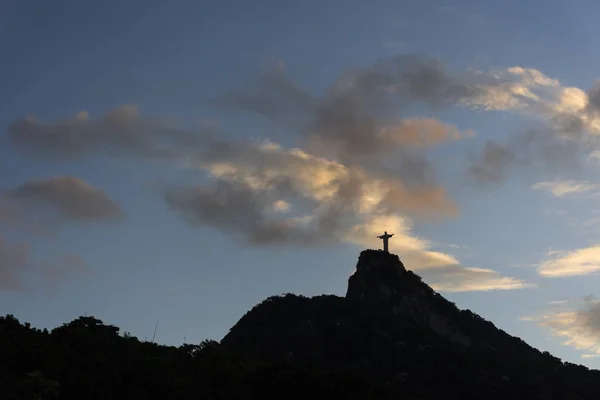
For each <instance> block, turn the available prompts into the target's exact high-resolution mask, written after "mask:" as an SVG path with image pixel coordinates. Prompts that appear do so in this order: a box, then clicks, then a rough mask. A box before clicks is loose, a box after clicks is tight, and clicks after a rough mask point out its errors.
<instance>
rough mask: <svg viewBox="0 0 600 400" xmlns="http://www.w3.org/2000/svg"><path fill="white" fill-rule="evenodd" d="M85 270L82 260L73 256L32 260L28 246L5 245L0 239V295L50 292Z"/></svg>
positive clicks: (85, 264)
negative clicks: (34, 291) (7, 292)
mask: <svg viewBox="0 0 600 400" xmlns="http://www.w3.org/2000/svg"><path fill="white" fill-rule="evenodd" d="M87 268H88V267H87V263H86V262H85V260H84V259H83V258H81V257H80V256H78V255H75V254H64V255H61V256H60V257H58V258H55V259H50V260H37V259H34V258H33V257H32V255H31V246H30V244H29V243H25V242H23V243H9V242H7V241H6V240H5V239H4V238H3V237H2V236H0V291H28V290H32V289H50V290H53V289H55V288H56V286H57V285H58V284H59V283H61V282H63V281H64V280H66V279H68V278H70V277H72V276H73V275H74V274H78V273H82V272H85V271H87ZM26 278H27V279H26ZM26 280H27V282H26ZM33 281H36V282H37V283H38V284H37V285H36V284H35V283H34V282H33Z"/></svg>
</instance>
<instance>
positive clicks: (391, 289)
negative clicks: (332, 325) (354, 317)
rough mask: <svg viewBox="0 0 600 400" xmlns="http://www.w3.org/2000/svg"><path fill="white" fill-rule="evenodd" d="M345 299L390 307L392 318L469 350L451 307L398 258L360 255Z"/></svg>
mask: <svg viewBox="0 0 600 400" xmlns="http://www.w3.org/2000/svg"><path fill="white" fill-rule="evenodd" d="M346 299H348V300H349V301H352V302H364V303H367V304H372V305H373V306H383V307H389V308H390V311H391V313H392V314H393V315H395V316H398V318H401V319H410V320H412V321H413V322H414V323H415V324H416V325H417V326H419V327H421V328H427V329H431V330H432V331H434V332H436V333H438V334H439V335H442V336H444V337H446V338H448V339H450V340H452V341H454V342H456V343H459V344H461V345H463V346H466V347H471V345H472V343H471V339H469V337H468V336H467V335H466V334H465V333H464V332H462V331H461V329H460V328H459V326H458V325H457V323H458V320H457V319H456V318H452V316H454V315H455V314H456V311H458V310H457V309H456V308H455V307H454V305H453V304H452V303H450V302H448V301H447V300H445V299H444V298H443V297H442V296H440V295H439V294H438V293H436V292H435V291H434V290H433V289H431V288H430V287H429V286H428V285H427V284H426V283H424V282H422V281H421V278H420V277H419V276H418V275H415V274H414V273H412V272H411V271H407V270H406V268H405V267H404V264H402V262H401V261H400V259H399V258H398V256H397V255H395V254H391V253H386V252H383V251H377V250H365V251H363V252H362V253H361V254H360V257H359V259H358V263H357V265H356V271H355V272H354V274H353V275H352V276H351V277H350V278H349V280H348V290H347V292H346Z"/></svg>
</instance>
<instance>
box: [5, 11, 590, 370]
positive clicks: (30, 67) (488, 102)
mask: <svg viewBox="0 0 600 400" xmlns="http://www.w3.org/2000/svg"><path fill="white" fill-rule="evenodd" d="M598 7H599V6H598V5H597V4H595V3H594V2H591V1H578V2H567V1H557V0H555V1H543V2H542V1H530V2H517V1H505V2H476V1H454V2H443V1H371V2H358V1H355V2H347V1H341V0H340V1H337V0H336V1H333V0H328V1H312V0H311V1H286V2H282V1H273V0H262V1H261V0H258V1H253V2H243V1H229V2H223V1H218V2H217V1H183V0H182V1H175V0H174V1H170V2H161V1H155V0H146V1H134V0H132V1H128V2H117V1H103V2H100V1H80V2H69V1H54V2H44V1H6V2H3V3H2V4H1V5H0V52H1V55H2V60H4V61H3V62H2V63H1V64H0V87H2V89H3V90H2V91H1V92H0V125H1V126H2V133H3V134H2V136H1V138H0V188H1V190H2V200H1V201H0V233H1V238H2V240H1V241H0V304H1V306H0V313H13V314H15V315H16V316H17V317H19V318H20V319H23V320H27V321H30V322H31V323H32V324H34V325H35V326H40V327H41V326H46V327H54V326H56V325H58V324H60V323H63V322H66V321H68V320H70V319H73V318H75V317H77V316H79V315H82V314H88V315H94V316H97V317H99V318H101V319H103V320H104V321H105V322H109V323H112V324H116V325H118V326H119V327H121V328H122V329H123V330H126V331H130V332H131V333H133V334H134V335H137V336H138V337H142V338H143V337H149V336H151V335H152V332H153V329H154V324H155V322H156V321H157V320H158V321H159V326H158V332H157V339H158V341H159V342H163V343H169V344H176V345H177V344H181V343H182V342H183V340H184V338H185V340H186V341H187V342H199V341H201V340H203V339H205V338H213V339H220V338H221V337H222V336H223V335H224V334H225V333H226V332H227V330H228V329H229V327H231V326H232V325H233V324H234V323H235V322H236V321H237V320H238V319H239V318H240V317H241V316H242V315H243V313H245V312H246V311H247V310H248V309H250V308H251V307H252V306H253V305H255V304H256V303H257V302H259V301H261V300H263V299H264V298H266V297H268V296H270V295H273V294H280V293H284V292H295V293H300V294H305V295H316V294H320V293H333V294H338V295H344V293H345V290H346V284H347V278H348V276H349V275H350V274H351V273H352V271H353V268H354V265H355V263H356V260H357V256H358V253H359V252H360V250H361V249H363V248H365V247H373V246H377V245H378V244H377V241H376V240H373V238H374V234H375V232H377V233H380V232H379V231H383V230H387V231H388V232H389V231H391V232H395V233H396V236H395V237H394V238H393V239H392V240H391V242H390V247H391V251H393V252H396V253H397V254H399V256H400V257H401V259H402V260H404V262H405V264H406V266H407V268H409V269H413V270H415V271H416V272H417V273H419V274H421V275H422V276H423V277H424V278H425V280H426V281H427V282H428V283H430V284H432V285H433V286H434V288H437V289H438V290H440V291H441V292H442V293H443V294H444V296H446V297H447V298H449V299H451V300H452V301H455V302H456V303H457V305H458V306H459V307H461V308H470V309H472V310H474V311H475V312H477V313H480V314H481V315H482V316H483V317H485V318H486V319H489V320H491V321H493V322H494V323H495V324H496V325H497V326H499V327H500V328H502V329H504V330H506V331H507V332H509V333H511V334H513V335H516V336H519V337H521V338H523V339H524V340H526V341H527V342H529V343H530V344H532V345H533V346H536V347H538V348H540V349H542V350H549V351H551V352H552V353H554V354H555V355H557V356H559V357H561V358H563V359H565V360H569V361H573V362H577V363H583V364H585V365H588V366H591V367H600V364H598V359H597V358H596V356H598V355H599V354H600V326H598V323H597V322H596V321H597V320H598V318H596V316H597V315H600V311H598V305H597V302H596V300H595V298H593V297H591V298H590V297H586V296H590V295H596V294H598V292H597V289H596V288H597V286H598V283H599V281H598V279H600V278H599V277H598V276H597V274H596V273H597V271H598V270H600V250H598V248H597V247H595V246H596V245H597V243H598V235H597V234H596V231H595V227H597V226H598V222H599V221H600V220H599V219H598V217H600V214H597V212H598V211H599V210H598V209H597V208H596V206H595V198H596V197H595V195H596V193H598V187H597V185H598V184H599V183H600V182H599V181H598V179H597V176H598V175H597V174H598V169H599V165H598V160H599V159H600V158H599V157H597V155H598V154H600V153H594V152H595V151H597V149H596V148H595V147H594V146H595V145H594V137H596V136H595V135H597V134H598V133H599V132H600V129H599V128H598V127H599V126H600V125H598V121H600V119H598V118H599V117H598V116H597V115H596V114H597V112H598V111H597V109H596V108H598V105H597V104H596V103H597V98H596V97H594V96H593V95H594V94H595V93H596V92H595V90H596V89H595V88H596V86H595V80H596V78H597V71H598V70H599V68H598V67H599V64H600V59H598V57H597V56H596V54H597V51H596V48H595V47H597V44H596V43H595V42H594V41H593V38H595V37H597V36H598V34H599V33H600V32H598V29H599V28H598V27H597V24H596V23H595V21H593V20H591V16H593V15H595V14H596V13H597V11H598ZM358 68H360V69H361V70H360V71H359V72H357V69H358ZM380 68H383V72H382V70H380ZM411 68H413V69H411ZM432 68H433V70H434V71H437V72H439V73H440V74H441V75H436V76H434V78H435V79H433V78H431V76H429V75H424V76H425V78H424V79H420V80H419V79H417V78H418V76H417V78H415V76H416V75H412V78H411V75H410V74H409V75H402V74H395V72H394V71H404V72H406V71H409V70H410V71H412V72H414V71H415V69H416V70H417V71H421V72H423V71H429V72H430V71H431V69H432ZM390 71H392V72H390ZM410 71H409V72H410ZM440 71H441V72H440ZM387 73H390V74H391V77H390V76H388V75H386V74H387ZM369 74H371V75H369ZM261 76H262V77H264V76H266V77H267V78H269V79H272V80H271V81H268V82H271V83H272V84H271V86H268V85H267V86H260V85H261V84H260V82H261ZM342 76H344V77H346V78H347V81H344V80H343V79H341V78H340V77H342ZM365 76H366V77H367V78H368V77H369V76H376V77H379V78H381V77H382V76H383V77H385V78H386V79H388V78H389V81H385V82H384V83H383V84H382V83H377V82H376V81H375V83H374V81H370V80H368V79H366V78H365ZM361 79H363V80H362V81H361ZM273 82H275V83H273ZM344 82H346V83H345V84H344ZM348 82H350V83H348ZM263 84H264V80H263ZM358 84H362V85H364V86H360V87H359V86H353V85H358ZM378 85H379V86H378ZM432 85H433V86H432ZM436 85H437V86H436ZM361 87H362V88H366V89H365V90H367V89H370V90H373V92H372V93H373V97H369V93H371V92H361V91H360V88H361ZM432 87H434V88H435V90H434V89H431V88H432ZM257 88H258V89H257ZM357 88H358V89H357ZM411 88H412V89H411ZM448 88H451V89H453V90H458V89H460V90H459V91H458V92H451V91H447V90H446V89H448ZM457 88H458V89H457ZM382 93H383V94H382ZM269 96H273V97H269ZM272 98H275V99H276V101H275V102H274V103H273V102H270V101H271V99H272ZM244 99H246V100H248V99H250V102H249V104H250V106H248V102H247V101H246V102H244V101H242V100H244ZM374 99H375V100H374ZM595 99H596V100H595ZM209 100H213V101H212V102H211V101H209ZM355 100H357V101H358V103H354V102H353V101H355ZM381 102H383V103H385V105H386V106H387V107H384V106H382V105H381ZM133 105H135V107H137V108H134V107H133ZM288 106H289V108H285V107H288ZM111 110H113V111H111ZM115 110H116V111H115ZM315 110H316V111H315ZM325 111H327V112H325ZM334 111H335V112H338V113H340V114H339V115H342V116H344V117H350V116H351V117H352V118H354V117H357V118H359V119H357V121H359V122H360V121H363V122H364V121H367V120H368V121H375V122H374V128H373V127H370V125H366V128H365V129H364V130H363V128H357V126H358V125H356V124H351V125H344V124H343V121H342V122H340V121H341V120H339V119H335V118H334V117H333V116H335V115H337V114H335V112H334ZM84 112H85V113H84ZM33 115H34V116H35V119H33V117H32V116H33ZM365 115H367V116H368V117H369V118H371V119H367V120H362V119H360V118H362V117H364V116H365ZM165 118H167V119H168V120H165ZM565 121H576V122H577V123H578V124H576V127H573V126H571V125H569V126H567V127H565V125H564V122H565ZM371 128H372V129H371ZM468 130H472V132H474V135H472V134H468V133H465V132H467V131H468ZM532 131H534V132H535V136H534V139H531V140H529V141H524V140H525V139H524V137H526V135H527V134H528V133H530V132H532ZM173 132H174V134H171V133H173ZM416 132H418V133H419V134H425V135H432V136H431V138H433V139H431V140H425V139H422V138H421V139H419V138H420V136H419V135H417V136H415V135H416ZM182 134H189V135H190V136H189V137H188V136H186V137H188V139H187V140H189V142H186V143H182V142H181V141H179V140H180V139H183V136H182ZM127 135H131V136H127ZM352 135H354V136H352ZM357 135H358V136H357ZM455 136H460V138H459V139H457V138H456V137H455ZM48 138H49V139H48ZM124 138H126V139H127V140H125V139H124ZM362 138H365V139H366V140H367V141H366V142H363V140H365V139H362ZM159 140H166V141H169V140H171V142H170V143H171V148H170V149H169V152H167V153H164V154H163V153H160V154H159V153H156V152H153V151H155V150H156V148H155V147H153V146H155V145H156V144H157V142H156V141H159ZM265 140H269V141H270V142H269V143H271V144H270V145H265V142H264V141H265ZM161 143H162V142H161ZM260 143H262V145H261V144H260ZM486 143H488V153H487V155H488V158H485V157H484V156H485V154H486V153H485V149H486V147H485V146H486ZM489 143H492V144H494V145H492V147H489V146H490V145H489ZM524 143H527V146H528V147H527V148H528V149H530V150H531V151H530V152H526V151H525V150H524V149H525V147H524ZM275 144H277V146H279V147H277V146H276V145H275ZM371 144H373V147H372V148H371V149H370V150H371V153H370V154H367V150H366V147H369V146H370V145H371ZM217 145H220V146H225V148H228V149H229V150H230V152H229V153H227V152H226V153H225V154H224V153H219V151H217V150H218V148H220V147H218V146H217ZM494 146H495V147H494ZM292 148H297V149H300V150H297V151H293V150H291V149H292ZM215 149H217V150H215ZM495 157H496V158H495ZM498 157H500V158H499V159H500V160H501V161H502V163H501V164H498V163H496V162H495V160H496V161H497V160H498ZM511 157H516V161H511V160H512V158H511ZM565 159H567V160H577V161H578V163H577V166H575V167H569V166H565V163H564V162H562V161H563V160H565ZM411 160H412V161H414V162H416V164H414V163H413V164H411V163H410V162H409V161H411ZM524 161H525V162H524ZM503 162H505V163H503ZM523 164H524V165H523ZM423 166H427V168H429V169H428V171H430V172H431V174H429V175H427V174H425V176H424V174H423V171H425V169H424V167H423ZM475 167H478V168H479V169H477V168H475ZM477 171H479V173H477ZM481 171H488V172H489V171H492V175H489V174H487V173H486V174H481V173H480V172H481ZM496 173H501V176H502V179H500V180H493V179H490V176H495V174H496ZM65 177H66V178H65ZM350 177H352V179H351V180H350ZM281 180H284V181H285V182H287V183H288V184H290V185H291V187H292V189H291V190H290V189H289V188H287V189H286V188H285V187H282V186H281V185H280V186H277V182H280V181H281ZM346 180H350V181H351V183H352V185H349V186H348V188H350V189H353V190H355V191H352V190H350V191H349V192H348V193H346V192H344V193H346V194H344V195H341V194H340V193H337V192H336V190H337V189H339V187H337V186H336V185H338V184H339V182H342V183H344V182H346ZM350 181H349V182H350ZM219 185H220V186H219ZM216 187H219V191H218V192H214V191H213V189H214V188H216ZM198 188H200V189H198ZM332 191H333V192H332ZM332 193H333V194H332ZM336 193H337V194H336ZM386 193H387V195H386ZM211 196H212V197H211ZM219 196H223V197H222V198H224V199H225V203H220V202H219V201H216V200H215V199H216V198H218V197H219ZM278 196H279V197H278ZM340 198H341V199H342V200H343V201H347V202H344V203H343V204H344V205H345V206H347V207H346V208H344V209H343V211H342V214H341V215H342V217H343V218H341V219H340V220H337V219H334V220H335V221H336V223H339V224H338V225H336V226H335V229H334V228H332V225H331V224H329V223H330V222H331V221H332V220H330V219H322V220H321V219H319V218H321V217H323V218H325V217H326V216H327V217H331V215H332V214H327V212H328V210H329V211H331V206H332V205H333V204H335V205H336V206H340V204H338V203H339V201H342V200H339V199H340ZM278 201H279V202H278ZM236 204H237V205H238V207H237V208H235V210H237V211H236V212H235V213H234V212H232V210H233V209H230V208H228V207H229V206H232V205H236ZM349 204H350V205H351V206H348V205H349ZM267 206H268V207H267ZM269 207H271V208H269ZM257 213H258V214H257ZM232 215H233V216H232ZM301 217H302V218H305V220H303V221H304V222H300V218H301ZM430 217H434V218H430ZM257 218H260V221H261V223H260V224H256V223H255V221H256V220H257ZM294 218H296V219H294ZM306 218H313V219H308V220H306ZM315 218H316V219H315ZM273 221H275V222H273ZM315 221H321V222H323V221H325V222H328V223H325V222H324V223H323V224H322V225H319V224H317V223H316V222H315ZM265 227H266V228H265ZM267 228H268V229H267ZM307 232H310V233H314V235H309V234H307ZM313 238H317V239H318V240H317V241H318V242H319V243H322V244H323V245H322V246H319V245H317V244H315V243H313ZM582 357H585V358H582Z"/></svg>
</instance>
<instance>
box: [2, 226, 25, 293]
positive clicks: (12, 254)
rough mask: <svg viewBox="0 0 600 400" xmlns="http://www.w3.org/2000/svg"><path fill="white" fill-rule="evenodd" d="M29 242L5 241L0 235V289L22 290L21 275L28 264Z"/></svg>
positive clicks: (23, 286)
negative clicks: (12, 242)
mask: <svg viewBox="0 0 600 400" xmlns="http://www.w3.org/2000/svg"><path fill="white" fill-rule="evenodd" d="M29 248H30V246H29V244H27V243H19V244H11V243H7V242H6V241H5V240H4V238H3V237H2V236H0V290H23V289H24V288H25V285H24V283H23V282H22V280H21V275H22V274H23V273H24V272H26V270H27V269H28V268H29V266H30V263H31V261H30V257H29Z"/></svg>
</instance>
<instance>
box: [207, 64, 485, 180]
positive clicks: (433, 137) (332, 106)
mask: <svg viewBox="0 0 600 400" xmlns="http://www.w3.org/2000/svg"><path fill="white" fill-rule="evenodd" d="M478 92H479V89H478V86H477V85H475V84H474V82H468V81H466V80H464V79H461V78H459V77H457V76H453V75H452V74H450V73H448V72H447V71H446V70H445V68H444V67H443V66H442V64H441V63H439V62H438V61H436V60H434V59H431V58H427V57H424V56H419V55H401V56H398V57H395V58H392V59H387V60H382V61H379V62H377V63H375V64H374V65H373V66H371V67H368V68H357V69H353V70H348V71H345V72H344V73H342V75H341V76H340V77H339V78H338V79H337V80H335V81H334V82H333V84H332V85H331V86H330V87H329V88H328V89H327V91H326V92H325V94H324V95H323V96H320V97H316V96H312V95H310V94H309V93H308V92H307V91H305V90H303V89H302V88H300V87H299V86H298V85H296V84H294V83H293V82H291V81H290V80H289V78H288V77H287V76H285V75H284V71H283V68H282V67H281V66H280V65H279V66H278V67H277V68H276V69H274V70H273V71H270V72H268V73H267V74H265V75H264V76H263V77H262V78H261V79H259V80H258V82H256V84H255V85H254V86H253V87H250V88H247V89H240V90H232V91H229V92H227V93H226V94H225V95H223V96H222V97H220V98H218V99H215V100H212V101H211V102H212V104H217V105H219V106H221V107H228V108H231V109H238V110H244V111H248V112H253V113H257V114H261V115H263V116H266V117H267V118H269V119H272V120H274V121H277V122H281V123H283V124H284V125H285V126H286V127H288V128H290V130H291V131H292V132H296V133H299V134H301V135H302V136H303V137H304V138H305V140H306V142H305V145H306V149H307V150H308V151H309V152H311V153H313V154H316V155H320V156H324V157H333V158H335V159H338V160H340V161H341V162H342V163H356V162H359V163H361V164H362V165H369V166H370V167H374V166H375V165H374V162H373V161H374V160H375V161H378V160H380V158H381V157H382V156H386V155H390V154H393V155H394V160H395V161H397V162H398V165H397V169H398V171H396V172H397V173H400V174H403V173H406V174H407V175H409V176H413V178H414V176H415V175H414V174H413V173H412V172H411V171H410V169H409V170H405V169H403V167H406V166H408V165H410V163H403V162H402V159H403V158H404V157H405V156H408V154H409V151H408V150H406V151H404V152H401V153H399V154H396V152H397V151H398V150H401V149H410V148H415V147H423V146H429V145H435V144H437V143H441V142H443V141H446V140H452V139H457V138H459V137H461V134H460V132H459V131H458V130H457V129H456V127H453V126H448V125H445V124H443V123H441V122H438V121H436V120H434V119H431V118H417V119H401V118H399V117H398V115H399V112H401V111H402V110H403V109H404V108H405V107H406V106H407V105H409V104H414V103H415V102H424V103H426V104H429V105H432V106H449V105H455V104H457V103H459V102H461V101H462V100H463V99H465V98H469V97H471V96H475V95H476V93H478ZM411 156H412V159H414V158H415V157H416V156H415V155H414V154H411ZM425 163H426V160H425V159H424V158H423V159H422V161H421V164H425Z"/></svg>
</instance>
